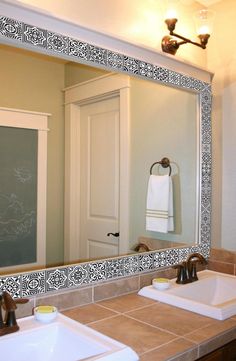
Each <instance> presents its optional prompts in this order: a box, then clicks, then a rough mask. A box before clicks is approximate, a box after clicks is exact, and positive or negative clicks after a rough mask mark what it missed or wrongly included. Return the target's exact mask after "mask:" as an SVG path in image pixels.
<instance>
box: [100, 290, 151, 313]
mask: <svg viewBox="0 0 236 361" xmlns="http://www.w3.org/2000/svg"><path fill="white" fill-rule="evenodd" d="M154 303H157V302H156V301H153V300H151V299H150V298H147V297H142V296H139V295H137V294H136V293H131V294H129V295H125V296H120V297H116V298H113V299H109V300H106V301H102V302H99V303H98V304H99V305H102V306H104V307H107V308H110V309H111V310H114V311H117V312H121V313H123V312H128V311H132V310H134V309H136V308H140V307H144V306H148V305H151V304H154Z"/></svg>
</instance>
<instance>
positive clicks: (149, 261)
mask: <svg viewBox="0 0 236 361" xmlns="http://www.w3.org/2000/svg"><path fill="white" fill-rule="evenodd" d="M153 268H154V253H144V254H140V255H139V272H144V271H150V270H152V269H153Z"/></svg>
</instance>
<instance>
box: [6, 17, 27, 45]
mask: <svg viewBox="0 0 236 361" xmlns="http://www.w3.org/2000/svg"><path fill="white" fill-rule="evenodd" d="M22 28H23V23H22V22H20V21H17V20H14V19H10V18H7V17H5V16H0V35H1V36H3V37H7V38H11V39H14V40H19V41H22V35H23V34H22Z"/></svg>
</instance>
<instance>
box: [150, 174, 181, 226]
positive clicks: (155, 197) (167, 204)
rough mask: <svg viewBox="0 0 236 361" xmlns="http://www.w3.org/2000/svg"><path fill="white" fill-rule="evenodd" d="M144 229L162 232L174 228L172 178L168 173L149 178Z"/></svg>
mask: <svg viewBox="0 0 236 361" xmlns="http://www.w3.org/2000/svg"><path fill="white" fill-rule="evenodd" d="M146 230H147V231H154V232H162V233H167V232H168V231H173V230H174V222H173V190H172V179H171V177H169V176H168V175H164V176H157V175H151V176H150V178H149V182H148V192H147V209H146Z"/></svg>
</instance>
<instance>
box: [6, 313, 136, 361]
mask: <svg viewBox="0 0 236 361" xmlns="http://www.w3.org/2000/svg"><path fill="white" fill-rule="evenodd" d="M18 325H19V326H20V330H19V331H18V332H15V333H12V334H9V335H5V336H1V337H0V350H1V359H2V360H4V359H5V360H11V361H32V360H34V361H42V360H43V361H78V360H86V361H88V360H91V361H92V360H100V361H102V360H103V361H109V360H112V361H123V360H127V361H128V360H130V361H135V360H138V356H137V354H136V353H135V352H134V351H133V350H132V349H131V348H129V347H127V346H125V345H123V344H121V343H120V342H117V341H115V340H113V339H111V338H109V337H107V336H105V335H102V334H101V333H99V332H97V331H95V330H92V329H91V328H89V327H87V326H84V325H82V324H80V323H79V322H76V321H73V320H71V319H70V318H68V317H66V316H64V315H61V314H58V315H57V318H56V319H55V320H54V321H52V322H50V323H48V324H46V323H42V322H39V321H37V320H35V318H34V317H33V316H31V317H26V318H22V319H20V320H18Z"/></svg>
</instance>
